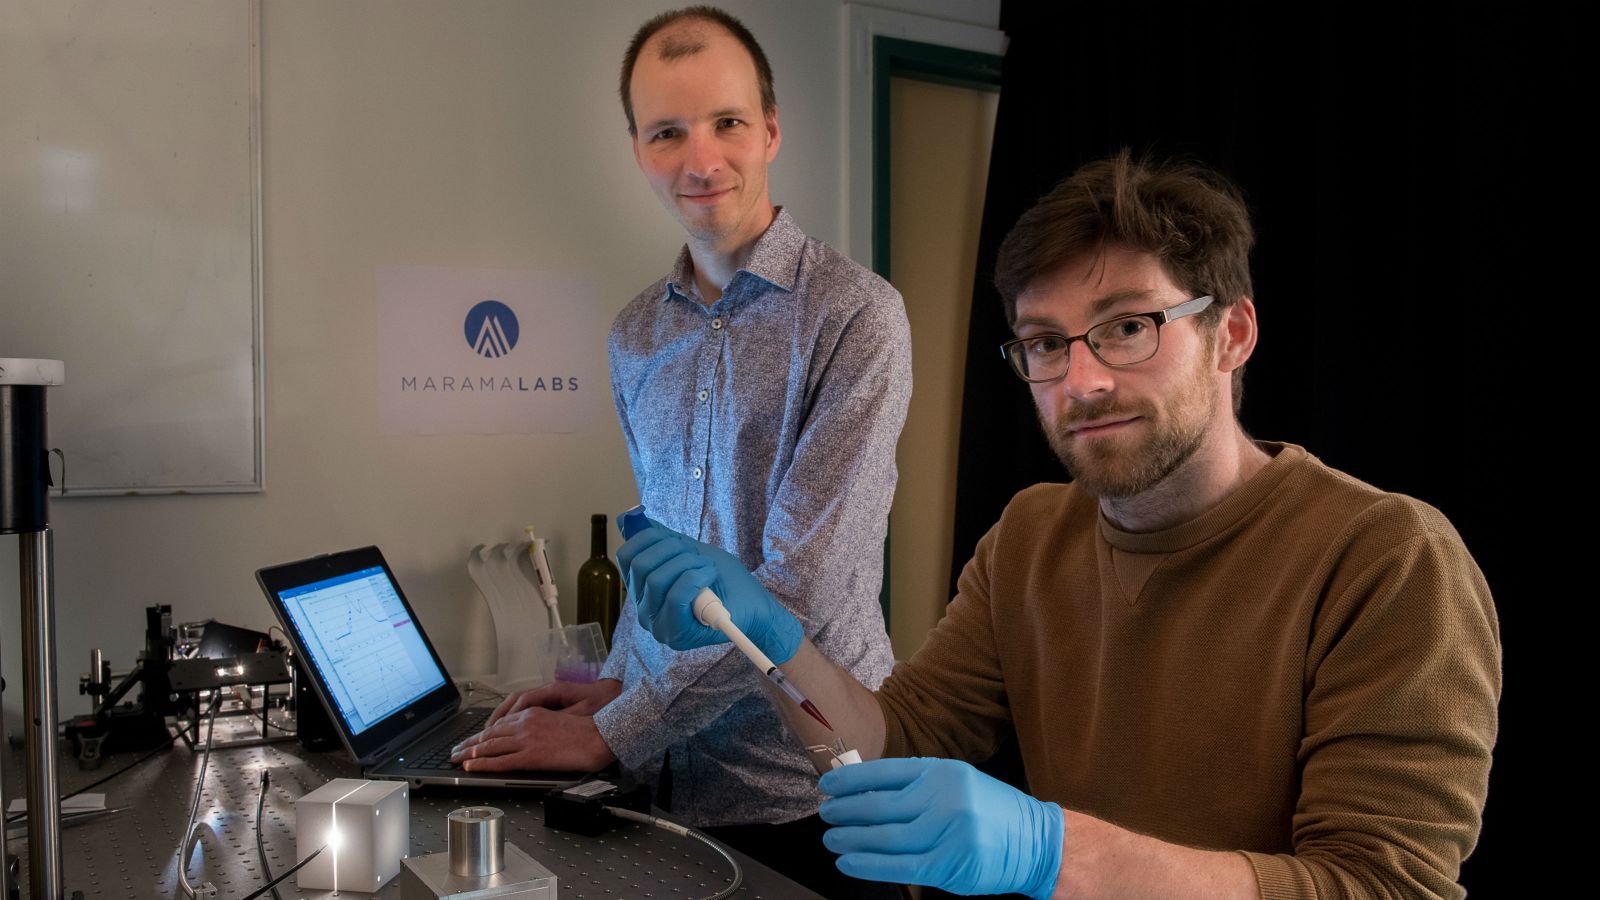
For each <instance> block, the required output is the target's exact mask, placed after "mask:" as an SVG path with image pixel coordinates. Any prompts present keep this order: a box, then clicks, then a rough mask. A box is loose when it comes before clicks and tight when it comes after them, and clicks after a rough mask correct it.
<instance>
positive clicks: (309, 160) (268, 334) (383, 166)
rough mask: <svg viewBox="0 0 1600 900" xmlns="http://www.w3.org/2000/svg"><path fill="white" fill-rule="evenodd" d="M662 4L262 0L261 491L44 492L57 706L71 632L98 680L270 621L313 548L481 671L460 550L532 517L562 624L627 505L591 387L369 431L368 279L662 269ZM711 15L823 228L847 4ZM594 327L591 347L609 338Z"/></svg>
mask: <svg viewBox="0 0 1600 900" xmlns="http://www.w3.org/2000/svg"><path fill="white" fill-rule="evenodd" d="M672 5H675V4H670V3H660V2H647V0H628V2H606V3H593V2H586V0H546V2H537V3H535V2H525V0H503V2H475V3H470V4H468V3H451V4H444V3H417V2H410V3H396V2H375V0H370V2H341V3H292V2H277V0H268V2H266V4H265V8H264V11H263V23H262V95H263V104H264V105H263V123H262V133H263V179H262V180H263V219H264V246H263V255H264V266H265V269H264V277H265V296H264V309H265V353H266V356H265V370H266V379H267V381H266V399H267V405H266V466H267V471H266V484H267V489H266V491H265V492H264V493H262V494H259V495H222V496H167V497H111V498H82V499H74V498H67V499H60V500H55V501H54V502H53V503H52V508H51V512H52V520H53V522H54V526H55V528H56V532H57V533H56V554H57V563H56V585H57V593H58V597H57V614H58V624H57V634H56V644H57V650H58V654H59V657H60V660H61V665H60V669H59V675H60V677H59V680H58V683H59V685H60V691H61V693H60V698H61V709H62V711H63V713H64V714H65V713H70V712H77V711H82V710H86V709H87V702H86V699H85V698H82V697H80V696H79V695H78V694H77V677H78V673H79V672H80V671H83V670H85V669H87V665H88V663H87V660H88V655H89V649H90V648H91V647H102V648H104V649H105V651H106V653H107V654H108V655H109V657H110V658H111V659H112V661H113V663H114V664H115V665H116V666H117V668H118V669H119V670H120V669H122V668H125V667H126V666H128V665H129V664H131V663H132V662H133V660H134V656H135V654H136V653H137V651H138V648H139V647H140V644H141V634H142V627H143V614H142V609H143V607H145V606H147V605H150V604H154V603H170V604H171V605H172V607H173V612H174V615H175V616H176V617H177V618H178V619H179V620H190V619H199V618H205V617H216V618H218V619H221V620H223V621H226V622H230V623H234V624H240V625H247V626H254V627H260V628H264V627H265V626H266V625H267V624H269V622H270V621H271V614H270V613H269V611H268V610H267V607H266V605H265V602H264V600H263V599H262V597H261V595H260V592H259V589H258V588H257V587H256V585H255V583H254V580H253V578H252V573H253V572H254V570H255V569H256V568H258V567H260V566H262V565H266V564H271V563H277V562H284V561H288V560H291V559H296V558H300V557H303V556H307V555H310V554H314V553H318V552H324V551H328V550H332V549H338V548H345V547H352V546H357V545H361V544H365V543H376V544H378V545H379V546H381V547H382V548H383V549H384V552H385V553H386V555H387V556H388V558H389V560H390V562H391V564H392V565H393V566H394V568H395V569H396V572H397V574H398V576H399V577H400V579H401V582H402V584H403V585H404V586H405V588H406V590H407V593H408V595H409V597H410V599H411V600H412V602H413V604H414V605H415V606H416V607H417V609H418V612H419V615H420V616H421V617H422V618H423V620H424V621H425V622H426V624H427V625H428V628H429V630H430V632H431V633H432V634H433V636H434V638H435V641H436V642H437V644H438V646H439V650H440V652H441V653H442V654H443V656H444V658H445V661H446V663H447V664H448V665H450V666H451V667H452V668H453V669H455V670H457V671H458V672H461V673H470V672H478V671H484V670H487V669H490V668H492V665H493V655H494V642H493V638H492V635H491V633H490V630H489V622H488V612H487V608H486V606H485V605H484V603H483V601H482V600H481V599H480V598H479V596H478V594H477V592H476V590H475V589H474V587H473V585H472V582H471V581H470V579H469V578H468V577H467V575H466V572H465V565H464V562H465V559H466V554H467V551H468V549H469V548H470V547H471V546H472V545H473V544H475V543H479V542H495V541H501V540H511V539H515V538H516V537H517V536H518V535H519V534H520V529H521V527H522V526H523V525H524V524H528V523H530V522H531V523H534V524H537V525H539V526H540V527H541V530H542V531H543V533H544V534H546V535H547V536H548V537H549V538H550V540H551V549H552V562H553V564H554V566H555V567H556V569H557V578H558V581H559V582H560V586H561V589H562V599H563V603H564V605H565V607H566V609H565V612H566V614H567V615H569V616H570V615H571V614H572V602H573V593H574V591H573V580H572V579H573V574H574V572H575V571H576V569H577V566H578V564H579V563H580V562H581V560H582V559H583V557H584V556H586V555H587V533H588V532H587V523H588V515H589V514H590V513H591V512H608V513H611V512H615V511H617V510H619V509H622V508H624V507H626V506H628V505H630V504H631V503H632V502H633V501H634V499H635V488H634V486H633V481H632V476H631V473H630V471H629V469H628V463H627V456H626V452H625V450H624V448H623V444H622V439H621V435H620V432H619V431H618V429H617V427H616V425H615V421H614V417H613V415H612V413H611V411H610V398H609V393H608V392H606V391H602V390H597V391H595V392H594V393H593V394H591V395H590V398H591V402H593V403H595V404H597V405H600V406H602V407H603V409H602V410H601V413H602V414H601V415H599V416H597V417H596V421H597V422H598V423H601V424H600V425H599V426H598V427H596V428H595V429H594V430H593V431H591V432H589V433H585V434H572V435H522V436H517V435H504V436H477V435H470V436H469V435H461V436H434V437H401V436H386V435H383V434H381V433H380V426H379V421H378V407H377V397H376V386H375V383H374V381H375V376H374V368H375V364H374V354H375V347H374V342H375V335H376V331H377V321H376V318H375V299H374V271H375V270H376V269H377V268H378V267H380V266H388V265H406V264H416V265H435V266H462V267H491V268H507V269H564V270H572V269H578V270H581V271H586V272H589V273H591V274H592V276H593V277H594V278H595V279H596V282H597V283H598V284H599V285H600V286H601V288H602V289H603V292H604V296H605V297H606V298H607V299H606V308H605V310H604V311H603V312H604V315H603V316H602V317H601V318H602V319H603V320H604V321H609V319H610V317H611V316H612V314H614V313H615V312H616V310H617V309H620V308H621V306H622V305H623V304H624V303H625V302H626V301H627V300H628V299H629V298H631V297H632V296H633V295H634V294H635V293H636V292H637V291H638V290H639V289H640V288H642V287H644V286H645V285H646V284H648V283H649V282H650V281H652V280H654V279H655V278H657V277H659V276H660V275H661V274H662V273H663V272H664V271H665V269H666V267H667V266H668V265H669V264H670V262H671V260H672V258H673V256H674V254H675V252H676V250H677V247H678V246H679V244H680V243H681V238H680V234H679V232H678V231H677V230H676V227H675V226H674V224H673V223H672V222H671V220H670V219H668V218H667V216H666V215H665V213H664V212H663V211H662V210H661V209H660V207H659V206H658V205H657V203H656V201H655V200H654V198H653V196H652V195H651V194H650V192H649V190H648V189H647V187H646V186H645V184H644V183H643V181H642V179H641V178H640V176H639V174H638V171H637V169H636V168H635V166H634V163H633V159H632V156H631V152H630V147H629V142H628V140H627V134H626V131H625V128H624V123H623V119H622V115H621V110H620V108H619V106H618V103H617V99H616V72H617V67H618V64H619V61H620V56H621V52H622V49H623V46H624V44H625V43H626V41H627V39H628V37H629V35H630V34H631V33H632V30H633V29H634V28H635V27H637V25H638V24H639V23H640V22H642V21H643V20H644V19H645V18H647V17H648V16H649V15H651V14H653V13H654V12H656V11H658V10H660V9H663V8H667V7H669V6H672ZM896 5H898V6H904V5H906V4H904V3H898V4H896ZM726 6H727V8H728V9H730V11H732V12H734V13H735V14H736V15H739V16H741V17H742V18H744V20H745V21H746V23H747V24H748V25H749V26H750V27H751V29H752V30H753V31H754V32H755V33H756V35H757V36H758V37H759V38H760V39H761V40H762V42H763V45H764V46H765V47H766V49H767V52H768V54H769V56H770V57H771V59H772V63H773V67H774V69H775V71H776V72H777V89H778V97H779V105H780V108H781V114H782V123H783V127H784V147H783V151H782V155H781V156H780V157H779V159H778V162H777V164H776V167H775V169H774V170H773V173H772V186H773V194H774V199H775V200H777V201H778V202H780V203H784V204H787V205H789V207H790V209H791V210H792V211H793V213H794V214H795V216H796V218H797V219H798V220H799V222H800V223H801V225H802V226H803V227H805V228H806V229H807V230H809V231H810V232H812V233H813V234H815V235H817V236H818V237H821V238H822V239H824V240H828V241H834V242H837V241H838V236H839V234H840V233H841V231H842V228H843V219H844V213H843V210H842V208H841V202H840V196H841V192H840V190H839V189H838V186H839V184H840V183H841V180H842V178H843V177H844V172H843V168H844V160H843V158H842V150H841V147H842V144H841V142H840V141H839V140H838V136H839V129H840V128H841V127H842V123H843V121H844V115H843V114H842V110H841V103H842V95H843V89H842V87H841V83H842V82H841V78H842V75H841V73H842V70H843V65H844V63H843V61H842V60H841V59H840V47H841V45H842V41H841V40H840V35H841V28H842V27H843V25H842V23H843V18H844V17H843V15H842V14H841V3H839V2H838V0H788V2H783V3H776V2H744V3H737V2H730V3H727V4H726ZM993 6H994V4H993V3H992V2H974V3H961V2H955V3H952V2H951V0H941V2H938V3H936V4H934V11H935V13H936V14H938V15H941V16H951V15H959V16H965V17H968V18H977V19H983V20H989V21H988V22H987V24H990V25H992V24H993V21H992V18H993V12H994V10H993ZM3 105H4V104H3V88H0V106H3ZM589 340H591V341H592V343H593V347H594V352H595V353H597V354H603V353H604V352H605V346H604V336H603V334H602V333H597V334H594V335H590V336H589ZM6 352H7V353H8V354H10V355H24V356H26V355H27V353H26V348H6ZM66 362H67V372H68V377H69V379H70V377H71V372H72V360H67V361H66ZM69 474H70V472H69ZM613 546H614V544H613ZM16 547H17V542H16V541H15V539H13V538H11V537H10V536H5V537H0V630H3V632H4V634H3V637H4V643H3V646H0V653H3V670H4V673H5V675H6V678H7V682H8V684H9V689H8V690H7V691H6V694H5V705H6V709H7V712H8V713H10V714H14V713H15V710H16V709H17V708H18V706H19V705H20V699H21V691H20V687H21V679H20V668H21V654H20V650H19V642H18V634H17V632H18V627H19V626H18V604H17V602H16V601H15V599H14V598H15V596H16V587H15V586H16V585H17V584H18V579H17V550H16Z"/></svg>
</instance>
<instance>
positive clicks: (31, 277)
mask: <svg viewBox="0 0 1600 900" xmlns="http://www.w3.org/2000/svg"><path fill="white" fill-rule="evenodd" d="M259 23H260V6H259V3H258V2H257V0H226V2H217V0H141V2H109V0H101V2H93V0H70V2H62V0H0V356H16V357H30V358H46V359H59V360H63V361H64V362H65V363H66V383H65V384H64V385H63V386H61V387H55V388H51V389H50V394H49V401H48V402H49V416H50V419H49V429H50V443H51V445H52V446H54V447H59V448H61V449H62V450H63V451H64V453H65V455H66V463H67V465H66V479H67V487H68V489H69V493H68V494H67V496H72V495H74V494H121V493H177V492H231V491H257V490H260V489H261V487H262V433H261V420H262V370H261V352H260V348H261V342H260V337H261V276H260V272H261V249H260V248H261V241H260V231H261V230H260V196H261V192H260V140H259V135H260V125H259V123H260V112H259V107H260V103H259V98H260V88H259V85H260V42H259V40H258V33H259Z"/></svg>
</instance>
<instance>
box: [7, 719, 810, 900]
mask: <svg viewBox="0 0 1600 900" xmlns="http://www.w3.org/2000/svg"><path fill="white" fill-rule="evenodd" d="M248 721H249V720H219V721H218V723H217V740H218V741H219V742H221V741H223V740H225V739H233V738H240V737H247V736H248V734H247V733H246V732H245V730H246V729H248V727H249V725H248ZM256 724H257V725H259V724H260V723H259V720H258V721H257V722H256ZM137 758H138V754H134V753H119V754H116V755H113V756H109V757H107V758H106V759H105V761H104V763H103V764H102V765H101V766H100V768H98V769H95V770H91V771H82V770H80V769H79V767H78V764H77V762H76V760H74V759H72V758H70V757H68V756H66V755H63V757H62V761H61V764H60V767H59V769H58V771H59V773H60V781H61V792H62V794H63V795H65V794H66V793H68V792H70V791H72V790H74V789H75V788H77V787H78V786H80V785H85V784H88V783H90V782H92V781H94V780H95V779H97V778H100V777H102V776H104V775H108V774H110V773H112V772H115V771H116V770H117V769H118V768H121V767H122V766H124V765H127V764H128V763H129V762H132V761H133V760H135V759H137ZM200 759H201V753H200V752H199V750H198V749H196V750H190V749H188V748H187V747H185V746H184V745H183V744H182V743H179V744H177V745H175V746H174V747H172V748H171V749H169V750H167V751H165V752H163V753H160V754H158V755H157V756H155V757H154V758H152V759H150V760H148V761H147V762H145V763H143V764H141V765H140V766H138V767H137V768H135V769H133V770H131V771H129V772H127V773H125V774H123V775H120V776H118V777H117V778H115V779H113V780H112V781H110V782H108V783H107V784H105V785H103V786H101V787H99V788H95V790H96V791H103V792H104V793H105V795H106V806H107V807H112V808H115V807H128V808H127V809H125V810H123V811H122V812H119V813H114V814H112V815H109V816H106V817H104V818H100V819H97V820H94V821H90V822H86V823H84V824H80V825H75V826H73V827H70V828H66V829H63V830H62V833H61V848H62V852H61V857H62V874H63V878H62V883H63V886H64V887H65V889H66V891H67V894H68V896H70V895H71V892H72V891H74V890H81V891H82V892H83V896H84V897H85V898H86V900H96V898H117V900H123V898H128V900H133V898H145V897H149V898H157V897H160V898H170V897H176V896H179V892H178V858H177V847H178V838H179V835H180V834H181V833H182V831H183V826H184V824H185V822H186V821H187V820H188V817H189V804H190V802H191V801H192V798H193V791H194V780H195V776H196V775H197V774H199V771H200ZM262 769H266V770H268V775H269V781H270V784H269V787H268V789H267V799H266V807H265V810H264V812H263V815H262V821H261V828H262V832H263V841H264V844H265V847H266V852H267V860H268V862H269V863H270V864H271V867H272V871H273V873H274V874H275V875H281V874H282V873H283V872H284V870H286V869H288V868H289V867H291V866H293V865H294V864H295V862H296V860H297V855H296V852H295V833H294V822H295V815H294V801H295V800H296V799H297V798H299V797H301V796H303V795H304V794H306V793H308V792H310V791H311V790H313V789H315V788H316V787H318V786H319V785H322V784H324V783H326V782H327V781H329V780H331V779H334V778H353V777H358V772H357V770H356V768H355V766H354V764H352V763H350V762H349V760H348V757H346V756H345V754H344V753H343V752H342V751H340V752H332V753H311V752H307V751H305V750H304V749H303V748H301V747H300V745H299V744H297V743H277V744H268V745H265V746H257V747H241V748H236V749H222V750H214V751H213V752H212V756H211V763H210V766H209V767H208V769H207V771H206V785H205V791H204V793H203V794H202V796H201V800H200V809H199V812H198V813H197V815H196V820H197V821H199V822H202V823H205V824H206V825H209V826H210V829H211V831H212V832H213V833H212V834H205V836H204V837H202V838H201V840H200V842H199V848H198V849H196V850H195V851H194V852H193V853H192V854H191V856H190V860H189V868H188V877H189V882H190V883H191V884H200V883H201V882H210V883H212V884H213V885H215V886H216V888H217V893H215V894H213V895H212V897H214V898H216V900H241V898H244V897H247V896H249V895H250V894H251V893H252V892H254V891H255V890H257V889H258V888H260V887H261V886H262V885H264V884H266V882H267V878H266V876H265V873H264V872H263V871H262V869H261V864H260V862H259V858H258V855H257V853H256V830H255V811H256V798H257V797H258V796H259V795H260V790H259V787H258V786H259V784H260V780H259V779H260V772H261V770H262ZM22 776H23V755H22V753H21V752H20V751H18V750H15V749H11V748H7V751H6V758H5V781H6V790H5V798H6V802H7V803H9V802H10V801H11V800H12V799H14V798H18V797H24V796H26V792H25V790H24V787H23V780H22ZM410 803H411V850H410V853H411V855H420V854H424V853H432V852H436V851H443V850H444V849H445V828H446V825H445V816H446V815H448V814H449V812H450V811H451V810H453V809H456V808H458V807H462V806H477V805H486V806H495V807H498V808H500V809H501V810H503V811H504V812H505V815H506V820H505V835H506V841H507V842H508V843H512V844H515V845H516V846H517V847H518V848H520V849H521V850H522V851H523V852H525V853H527V854H528V855H530V856H532V857H533V858H534V859H535V860H538V862H539V863H540V864H542V865H543V866H544V867H545V868H547V869H549V870H550V871H552V872H554V873H555V875H556V876H557V878H558V879H559V890H558V896H559V897H560V898H561V900H598V898H605V900H620V898H628V900H634V898H643V900H668V898H670V900H682V898H696V897H709V896H711V895H713V894H715V893H716V892H717V891H720V890H722V889H723V888H725V887H727V885H728V883H729V882H730V881H731V879H732V875H733V873H732V870H731V869H730V868H729V866H728V863H727V862H726V861H725V860H724V859H722V857H720V856H718V855H717V853H716V852H715V851H714V850H712V849H711V848H710V847H707V846H705V845H704V844H701V843H700V842H698V841H694V840H690V839H687V838H683V837H679V836H677V835H673V834H669V833H667V832H664V831H661V830H660V829H657V828H652V827H650V826H648V825H639V824H633V823H618V826H617V827H616V828H615V829H613V830H612V831H610V832H608V833H606V834H604V835H601V836H600V837H596V838H588V837H583V836H581V835H576V834H568V833H566V832H560V831H554V830H551V829H547V828H545V827H544V810H543V804H542V803H540V801H539V798H538V795H536V794H533V793H528V792H522V791H485V790H481V789H478V790H472V791H461V790H454V789H449V788H422V789H419V790H413V791H412V792H411V797H410ZM203 830H204V829H202V831H203ZM7 846H8V848H9V849H10V851H11V852H12V853H15V854H17V855H19V856H22V857H24V859H23V862H22V873H21V877H20V879H19V881H20V883H21V885H22V895H23V896H24V897H27V896H28V863H27V860H26V858H25V857H26V856H27V852H28V845H27V838H26V836H22V837H17V838H12V839H11V840H9V841H8V842H7ZM732 852H733V855H734V857H735V858H736V859H738V860H739V864H740V866H741V867H742V868H743V870H744V884H743V886H742V887H741V888H740V890H739V892H738V893H737V894H735V895H734V896H735V897H738V898H748V900H757V898H769V900H790V898H794V900H811V898H815V897H817V895H816V894H813V893H812V892H810V891H809V890H806V889H805V888H803V887H801V886H799V885H797V884H795V883H794V882H792V881H790V880H788V879H786V878H784V877H783V876H782V875H779V874H778V873H776V872H774V871H772V870H771V869H768V868H766V867H765V866H763V865H761V864H760V863H757V862H755V861H754V860H751V859H749V858H748V857H745V856H743V855H742V854H740V853H738V852H737V851H732ZM400 882H401V878H400V877H399V876H397V877H395V878H394V879H393V880H392V881H390V882H389V883H388V884H387V885H385V886H384V888H383V890H381V891H379V892H377V893H375V894H364V893H360V892H355V891H349V890H344V891H341V892H340V893H339V895H338V896H339V897H341V898H360V897H377V898H384V900H397V898H399V897H400ZM278 890H279V892H280V893H281V894H282V895H283V897H284V900H289V898H304V900H323V898H327V897H331V896H333V895H332V892H330V891H301V890H300V889H299V888H297V887H296V886H295V884H294V876H290V877H289V878H288V879H287V880H285V881H284V882H283V883H282V884H280V885H279V886H278ZM267 896H269V897H270V896H271V894H270V893H269V894H268V895H267Z"/></svg>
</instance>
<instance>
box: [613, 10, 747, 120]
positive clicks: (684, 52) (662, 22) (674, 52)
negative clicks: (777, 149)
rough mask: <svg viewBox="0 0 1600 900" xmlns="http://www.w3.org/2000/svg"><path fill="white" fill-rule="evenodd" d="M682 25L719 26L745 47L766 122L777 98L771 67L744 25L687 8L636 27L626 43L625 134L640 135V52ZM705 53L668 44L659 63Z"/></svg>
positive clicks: (694, 46) (689, 44)
mask: <svg viewBox="0 0 1600 900" xmlns="http://www.w3.org/2000/svg"><path fill="white" fill-rule="evenodd" d="M683 21H701V22H710V23H711V24H713V25H720V26H721V27H722V29H723V30H724V31H726V32H728V33H729V34H731V35H733V37H734V39H735V40H737V41H738V42H739V43H740V44H743V45H744V49H745V50H746V51H748V52H749V54H750V60H751V61H752V62H754V63H755V64H756V86H757V87H758V88H760V90H761V112H762V114H763V115H765V116H766V117H767V118H769V119H770V118H772V114H773V113H774V112H776V111H777V109H778V95H777V93H776V92H775V91H774V90H773V88H772V65H771V64H770V63H768V62H767V54H766V53H765V52H764V51H763V50H762V49H761V45H760V44H758V43H756V37H755V35H753V34H751V33H750V29H748V28H746V27H744V23H743V22H741V21H739V20H738V19H736V18H734V17H733V16H731V15H729V14H728V13H726V12H724V11H723V10H720V9H717V8H716V7H715V6H686V7H684V8H683V9H674V10H668V11H667V12H664V13H662V14H661V15H659V16H656V17H655V18H653V19H651V20H650V21H648V22H646V23H644V24H643V25H640V26H639V30H638V31H635V32H634V33H633V40H631V41H629V42H628V50H627V52H626V53H624V54H623V55H622V84H621V86H620V88H619V90H618V93H620V94H621V95H622V114H623V115H625V116H627V117H628V133H629V134H631V135H634V136H635V137H637V136H638V134H639V128H638V125H636V124H635V123H634V121H633V88H632V81H633V67H634V64H635V63H637V62H638V61H639V51H641V50H643V49H644V45H645V43H646V42H648V41H649V40H650V39H651V38H652V37H655V35H656V33H657V32H659V31H661V30H662V29H663V28H666V27H667V26H668V25H672V24H675V23H677V22H683ZM704 49H705V44H703V43H700V42H698V41H686V42H679V41H673V42H668V43H667V44H666V45H665V46H663V47H662V48H661V58H662V59H667V60H671V59H680V58H682V57H685V56H693V55H694V54H696V53H699V52H700V51H701V50H704Z"/></svg>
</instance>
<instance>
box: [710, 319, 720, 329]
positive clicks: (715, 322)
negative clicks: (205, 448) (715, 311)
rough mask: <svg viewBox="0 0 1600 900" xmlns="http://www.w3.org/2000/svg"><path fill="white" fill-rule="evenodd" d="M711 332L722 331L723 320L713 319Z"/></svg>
mask: <svg viewBox="0 0 1600 900" xmlns="http://www.w3.org/2000/svg"><path fill="white" fill-rule="evenodd" d="M711 330H712V331H721V330H722V320H721V319H712V320H711Z"/></svg>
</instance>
